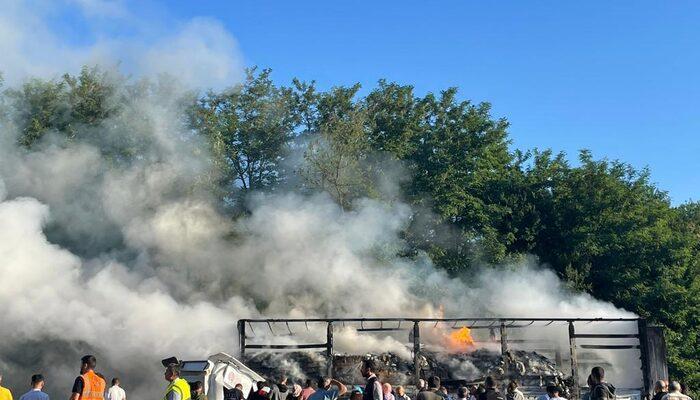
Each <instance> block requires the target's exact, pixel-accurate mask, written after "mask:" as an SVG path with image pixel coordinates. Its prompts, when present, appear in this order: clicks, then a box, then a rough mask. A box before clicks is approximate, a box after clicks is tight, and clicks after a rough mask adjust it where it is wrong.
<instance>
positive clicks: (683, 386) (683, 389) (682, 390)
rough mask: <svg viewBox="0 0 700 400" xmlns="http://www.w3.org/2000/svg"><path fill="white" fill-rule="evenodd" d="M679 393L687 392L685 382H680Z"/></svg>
mask: <svg viewBox="0 0 700 400" xmlns="http://www.w3.org/2000/svg"><path fill="white" fill-rule="evenodd" d="M681 393H683V394H685V395H687V394H688V386H686V385H685V383H683V382H681Z"/></svg>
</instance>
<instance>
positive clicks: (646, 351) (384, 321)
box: [237, 317, 668, 399]
mask: <svg viewBox="0 0 700 400" xmlns="http://www.w3.org/2000/svg"><path fill="white" fill-rule="evenodd" d="M593 322H607V323H612V324H614V323H624V322H626V323H636V325H637V332H636V333H581V332H580V331H579V330H577V327H578V326H577V324H579V325H581V324H589V323H593ZM295 323H296V324H298V323H301V324H304V325H305V326H306V327H307V329H308V324H309V323H325V324H326V342H325V343H308V344H277V343H265V344H259V343H258V344H252V343H249V341H248V339H250V338H252V337H254V335H255V334H254V331H255V329H254V328H253V326H254V325H264V326H266V327H267V329H268V330H269V331H270V333H272V334H273V335H275V327H277V326H279V325H280V324H281V325H283V326H284V328H285V330H286V331H287V332H288V334H289V335H293V332H292V329H291V327H290V324H295ZM346 323H348V324H359V328H357V331H358V332H382V331H409V332H410V334H409V337H410V339H411V341H412V342H413V343H412V344H413V346H412V347H413V348H412V350H413V364H414V365H413V368H414V371H413V372H414V378H415V380H416V383H417V381H418V379H419V378H420V377H421V367H420V362H419V360H420V355H421V326H422V325H425V326H427V325H430V324H432V325H434V326H437V325H438V324H452V325H451V326H450V328H452V329H460V328H461V327H467V328H469V329H488V330H489V331H490V332H491V335H492V336H494V332H495V331H496V329H497V330H498V332H499V340H500V344H501V353H502V354H503V355H505V354H506V352H507V351H508V348H509V343H513V342H527V341H523V340H520V341H517V340H509V339H508V331H509V330H511V329H519V328H526V327H529V326H532V325H533V324H535V323H544V324H546V325H545V326H548V325H551V324H553V323H564V324H567V325H568V339H569V353H570V366H571V371H570V372H571V376H572V377H573V393H572V394H573V396H572V398H573V399H580V397H581V383H580V382H579V380H578V376H579V361H580V360H579V357H578V350H579V349H590V350H625V349H639V351H640V368H641V373H642V380H643V387H642V388H640V391H641V393H642V398H646V399H649V398H651V396H652V393H651V392H652V390H653V386H654V382H655V381H657V380H659V379H664V380H667V379H668V367H667V363H666V343H665V339H664V335H663V330H662V329H661V328H660V327H656V326H648V325H647V321H646V320H645V319H644V318H480V317H475V318H471V317H465V318H264V319H241V320H238V324H237V327H238V338H239V345H240V355H241V357H245V355H246V353H247V350H316V351H323V352H324V353H325V355H326V357H327V366H326V368H327V373H328V375H329V376H331V375H332V374H333V354H334V353H333V327H334V325H335V326H338V325H342V326H345V324H346ZM365 323H379V326H378V327H376V326H374V327H365V326H364V324H365ZM387 325H388V326H387ZM249 333H252V334H253V336H249ZM578 339H584V340H585V341H586V342H587V343H586V344H582V343H580V342H579V341H578ZM606 339H636V341H637V344H607V343H605V344H604V343H591V340H593V341H605V340H606ZM556 357H557V359H560V358H561V355H560V354H558V353H557V355H556Z"/></svg>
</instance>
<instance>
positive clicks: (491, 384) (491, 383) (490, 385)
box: [484, 376, 496, 389]
mask: <svg viewBox="0 0 700 400" xmlns="http://www.w3.org/2000/svg"><path fill="white" fill-rule="evenodd" d="M484 384H485V385H486V388H487V389H495V388H496V380H495V379H494V378H493V376H487V377H486V379H485V380H484Z"/></svg>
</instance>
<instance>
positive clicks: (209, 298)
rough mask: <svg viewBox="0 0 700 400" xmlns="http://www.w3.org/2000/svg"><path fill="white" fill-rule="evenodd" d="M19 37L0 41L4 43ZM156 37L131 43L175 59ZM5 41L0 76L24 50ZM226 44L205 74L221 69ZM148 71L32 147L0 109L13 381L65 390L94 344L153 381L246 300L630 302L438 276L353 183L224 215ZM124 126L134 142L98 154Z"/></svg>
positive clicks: (5, 354) (192, 30)
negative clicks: (162, 364)
mask: <svg viewBox="0 0 700 400" xmlns="http://www.w3.org/2000/svg"><path fill="white" fill-rule="evenodd" d="M9 5H11V6H12V7H11V8H10V10H11V11H12V12H13V13H15V14H16V15H19V16H20V17H21V16H22V15H23V13H24V12H26V9H24V8H22V7H20V6H19V5H18V3H15V2H9ZM7 18H9V17H7ZM26 18H29V17H26ZM0 20H2V19H0ZM30 20H31V21H34V19H30ZM1 25H2V24H0V26H1ZM217 26H218V25H217ZM202 29H205V30H207V32H210V33H211V32H214V33H212V35H214V34H215V33H217V32H218V31H216V29H218V28H216V29H215V30H214V31H212V30H211V29H212V28H211V27H208V28H204V27H203V26H202V25H198V24H197V22H193V23H192V24H190V25H187V26H186V27H185V28H184V31H183V32H184V33H183V35H184V36H183V37H181V38H180V39H179V40H176V41H175V42H176V44H177V46H176V49H180V50H182V51H185V52H186V50H188V49H189V48H190V47H193V48H195V50H197V49H199V52H200V53H201V54H203V55H204V56H203V57H191V59H198V60H201V59H207V58H208V57H207V54H209V52H210V51H212V52H214V53H216V54H218V53H217V49H218V47H217V46H214V45H212V46H209V45H208V44H207V43H209V42H206V43H204V44H202V43H200V42H199V41H197V40H200V39H202V37H204V39H207V38H209V39H207V40H211V41H213V42H216V43H220V42H219V41H217V40H216V37H215V35H214V36H212V35H210V36H207V35H204V36H202V35H200V34H198V33H197V32H198V31H197V30H202ZM43 32H44V30H41V29H40V30H38V31H37V33H36V34H44V33H43ZM219 33H220V32H219ZM223 36H224V37H225V39H226V40H227V41H226V42H225V43H224V44H225V46H224V48H225V49H228V48H229V47H232V46H233V39H232V38H230V37H228V35H227V34H226V35H223ZM195 38H197V39H196V40H195ZM54 39H55V38H53V37H52V38H51V40H54ZM38 42H41V41H38ZM17 43H19V42H8V41H7V40H5V42H2V41H0V48H3V49H4V52H3V53H4V54H9V53H13V51H14V50H13V49H14V47H13V46H15V45H17ZM49 43H50V42H49ZM20 44H21V43H20ZM156 44H157V43H156ZM209 44H211V43H209ZM59 47H60V46H59ZM117 47H118V48H123V46H117ZM93 50H94V51H93ZM159 51H160V50H158V49H157V48H153V49H151V50H148V49H146V50H144V53H143V54H147V55H148V54H151V55H153V57H154V58H157V59H163V58H165V59H166V60H170V61H171V62H169V64H171V65H175V66H176V67H177V68H181V67H182V65H181V64H178V63H179V62H181V61H182V58H177V61H178V62H174V61H172V60H174V58H173V59H169V58H168V57H164V56H162V55H159V54H160V53H159ZM87 53H89V54H97V53H99V52H98V51H97V47H96V48H95V49H89V51H88V50H85V54H87ZM16 54H17V56H18V57H19V58H20V60H19V61H17V62H16V63H15V64H13V65H11V66H12V68H11V69H10V72H11V73H12V74H13V75H8V76H10V77H11V78H12V80H11V82H10V83H12V82H13V81H15V82H16V81H21V78H22V77H21V76H20V71H22V68H21V66H22V65H24V64H23V63H25V62H27V63H30V64H34V61H36V60H33V61H32V59H31V57H32V55H27V54H24V53H20V52H19V51H18V52H17V53H16ZM80 54H83V53H82V52H81V53H80ZM81 57H82V56H81ZM85 57H87V55H86V56H85ZM173 57H175V56H173ZM226 57H228V56H226ZM226 57H223V56H222V58H219V60H222V61H221V62H220V63H219V62H217V63H216V64H215V65H213V66H212V68H214V70H215V72H216V71H219V73H215V74H213V76H215V77H222V78H221V79H224V78H225V79H232V78H231V76H233V75H232V74H233V73H232V72H231V71H234V70H235V67H230V65H229V64H230V60H228V58H226ZM54 58H55V59H61V57H54ZM79 59H81V60H82V59H84V58H79ZM27 60H30V61H27ZM39 61H41V60H39ZM234 64H235V63H234ZM8 65H9V64H8ZM142 70H143V71H144V73H149V72H162V71H160V70H159V69H157V70H156V71H150V70H148V69H147V68H143V69H142ZM176 72H177V71H176ZM37 73H39V74H43V73H47V74H49V75H51V74H53V73H54V71H53V70H52V69H50V70H49V71H42V70H37ZM197 74H198V75H202V76H207V73H206V71H201V72H198V73H197ZM208 76H212V74H209V75H208ZM190 78H192V79H190ZM195 78H196V77H188V76H186V81H185V82H183V83H184V84H185V86H186V87H189V85H193V84H194V85H196V84H199V83H200V82H199V81H198V80H197V79H195ZM153 87H154V89H150V90H145V91H143V92H139V93H133V92H128V95H129V96H130V97H129V98H130V100H129V103H128V106H126V107H123V108H122V109H121V111H120V112H119V113H118V114H117V115H114V116H112V117H110V118H109V119H108V120H107V121H105V123H103V124H102V125H101V127H100V128H85V131H84V132H79V134H77V135H76V137H78V138H84V139H73V140H70V141H69V140H66V139H65V138H62V137H61V136H60V135H58V134H54V133H48V134H47V135H46V136H45V137H44V138H43V139H42V141H41V142H40V143H38V144H37V146H35V147H34V148H33V149H32V150H31V151H30V150H27V149H25V148H23V147H20V146H18V145H17V137H18V135H19V132H18V129H17V127H15V126H13V125H12V123H11V120H12V119H11V118H8V119H6V120H4V121H3V123H2V124H1V125H0V201H1V202H0V283H2V287H3V289H2V290H0V308H1V310H2V312H1V313H0V315H2V317H0V318H1V320H0V337H1V338H2V340H1V341H0V370H2V372H4V375H5V382H4V383H6V384H7V385H9V386H10V387H13V388H14V389H15V390H17V391H19V390H20V389H21V388H23V387H24V386H25V383H26V380H27V377H28V376H29V375H30V374H31V373H35V372H42V373H44V374H45V375H46V376H47V378H48V381H47V389H48V391H49V392H50V393H51V394H52V395H55V396H63V395H67V393H68V392H69V389H70V385H71V383H72V379H73V378H74V376H75V375H76V374H77V369H78V367H79V365H78V360H79V357H80V356H82V355H83V354H86V353H93V354H95V355H96V356H97V358H98V363H99V364H98V370H100V371H102V372H103V373H104V374H105V375H107V376H108V377H111V376H120V377H122V378H123V381H124V383H125V386H126V388H127V390H129V391H130V393H131V396H133V397H132V398H147V397H153V396H158V395H159V393H160V391H161V389H162V387H163V385H164V384H163V382H162V376H161V375H160V369H159V360H160V359H161V358H164V357H166V356H170V355H177V356H179V357H183V358H196V359H202V358H205V357H207V356H208V355H210V354H213V353H216V352H219V351H227V352H231V353H235V352H236V348H237V347H236V346H237V343H236V339H235V337H236V336H235V322H236V320H237V319H239V318H245V317H256V316H269V317H273V316H274V317H305V316H306V317H312V316H316V317H326V316H328V317H331V316H333V317H342V316H422V317H436V316H438V315H440V314H441V313H443V312H444V315H445V316H463V315H474V316H498V315H500V316H561V317H565V316H575V317H583V316H587V317H612V316H628V313H626V312H624V311H622V310H618V309H616V308H614V307H613V306H611V305H609V304H606V303H602V302H599V301H596V300H595V299H593V298H591V297H590V296H588V295H585V294H572V293H570V292H569V291H568V290H567V289H566V288H565V286H564V285H563V284H562V283H561V282H560V281H559V280H558V279H557V277H556V276H555V274H554V273H552V272H550V271H548V270H546V269H541V268H539V267H534V266H532V265H531V264H532V263H529V262H528V263H523V265H515V266H509V267H507V268H497V269H484V270H483V271H482V272H480V273H478V274H474V275H473V276H469V277H463V278H452V277H449V276H448V275H447V274H446V273H444V272H443V271H439V270H437V269H435V268H434V267H433V266H432V264H431V262H430V260H429V259H428V258H427V257H419V258H418V259H410V260H409V259H405V258H402V257H400V256H399V254H401V250H402V249H403V248H404V246H405V243H404V242H403V240H402V239H401V231H402V230H403V229H404V228H405V227H406V226H407V224H409V222H410V218H411V213H412V211H411V209H410V207H409V206H407V205H405V204H401V203H395V204H391V205H387V204H384V203H381V202H377V201H374V200H370V199H365V200H361V201H359V202H358V203H357V204H355V207H354V210H353V211H351V212H347V211H343V210H342V209H340V208H339V207H338V206H337V205H336V204H335V203H334V202H333V201H332V200H331V199H330V198H329V197H327V196H325V195H323V194H316V195H300V194H296V193H292V192H287V193H276V194H274V195H271V194H259V195H254V196H251V197H250V198H249V200H248V201H249V202H250V209H251V210H252V212H251V214H250V215H249V216H247V217H245V218H242V219H238V220H236V221H235V222H232V221H231V219H230V218H229V217H228V216H226V215H223V214H222V213H221V212H220V211H219V207H218V205H217V203H216V202H215V201H214V200H213V199H212V197H211V196H210V195H209V191H208V190H207V184H206V182H208V181H210V180H211V174H213V173H214V172H212V171H213V170H212V165H211V164H210V157H209V155H208V153H207V146H206V144H205V143H203V142H202V141H201V140H200V138H198V137H197V136H196V135H194V134H193V133H192V132H191V131H190V130H189V129H188V128H187V127H186V126H185V124H184V123H183V119H184V118H183V113H184V106H183V104H184V100H186V97H187V96H188V93H187V92H186V91H184V90H181V89H180V88H178V87H177V85H176V84H165V83H162V82H161V83H160V84H159V85H153ZM122 89H123V88H122ZM118 92H119V93H117V94H116V95H115V96H119V95H125V94H126V93H127V92H126V91H125V90H121V91H118ZM123 143H132V144H134V145H135V147H136V148H137V149H138V153H139V154H140V156H139V157H137V158H135V159H133V160H131V161H130V162H128V163H119V162H115V160H114V159H113V158H112V157H109V156H106V155H105V154H106V153H107V152H106V149H107V150H108V149H111V148H113V147H115V146H119V145H121V144H123ZM443 310H444V311H443ZM355 335H356V332H354V331H352V330H344V331H341V332H338V344H339V348H340V349H341V350H345V351H354V352H366V351H379V350H387V349H391V350H394V351H396V352H397V354H399V355H403V356H407V354H408V353H407V352H406V350H405V349H403V350H402V348H401V346H400V345H398V344H397V343H398V342H397V341H395V340H392V339H391V338H388V339H386V338H385V339H381V338H380V339H373V340H354V339H355Z"/></svg>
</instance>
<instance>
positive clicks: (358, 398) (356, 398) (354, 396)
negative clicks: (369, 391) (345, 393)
mask: <svg viewBox="0 0 700 400" xmlns="http://www.w3.org/2000/svg"><path fill="white" fill-rule="evenodd" d="M350 400H362V391H361V390H358V389H355V390H353V391H352V392H351V393H350Z"/></svg>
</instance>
